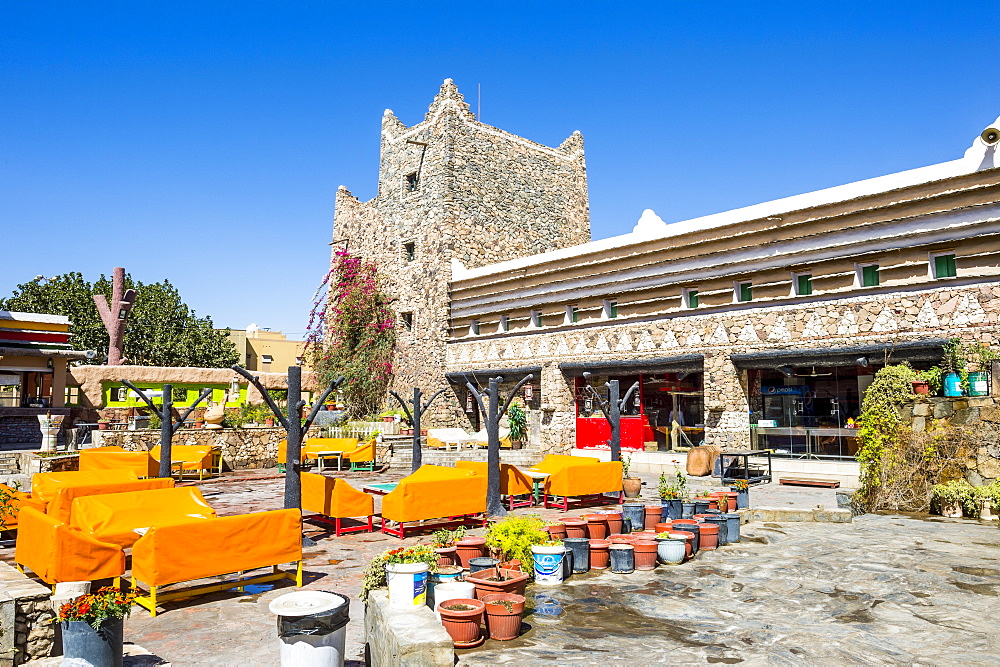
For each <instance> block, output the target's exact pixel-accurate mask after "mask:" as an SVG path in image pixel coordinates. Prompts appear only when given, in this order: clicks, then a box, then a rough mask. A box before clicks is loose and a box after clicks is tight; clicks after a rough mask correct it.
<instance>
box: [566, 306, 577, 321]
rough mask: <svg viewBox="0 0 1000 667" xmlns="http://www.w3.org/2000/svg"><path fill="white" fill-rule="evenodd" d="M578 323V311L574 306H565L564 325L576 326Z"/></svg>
mask: <svg viewBox="0 0 1000 667" xmlns="http://www.w3.org/2000/svg"><path fill="white" fill-rule="evenodd" d="M579 321H580V309H579V308H577V307H576V306H566V324H576V323H577V322H579Z"/></svg>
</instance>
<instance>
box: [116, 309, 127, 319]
mask: <svg viewBox="0 0 1000 667" xmlns="http://www.w3.org/2000/svg"><path fill="white" fill-rule="evenodd" d="M127 316H128V308H119V309H118V319H120V320H124V319H125V318H126V317H127Z"/></svg>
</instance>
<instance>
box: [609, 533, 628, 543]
mask: <svg viewBox="0 0 1000 667" xmlns="http://www.w3.org/2000/svg"><path fill="white" fill-rule="evenodd" d="M608 543H609V544H632V536H631V535H608Z"/></svg>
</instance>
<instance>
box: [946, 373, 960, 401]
mask: <svg viewBox="0 0 1000 667" xmlns="http://www.w3.org/2000/svg"><path fill="white" fill-rule="evenodd" d="M944 395H945V396H961V395H962V377H961V376H960V375H959V374H958V373H945V375H944Z"/></svg>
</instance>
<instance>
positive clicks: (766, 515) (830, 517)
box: [736, 507, 854, 523]
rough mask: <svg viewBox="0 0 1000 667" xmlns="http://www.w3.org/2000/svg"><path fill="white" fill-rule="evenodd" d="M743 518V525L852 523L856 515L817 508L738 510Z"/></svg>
mask: <svg viewBox="0 0 1000 667" xmlns="http://www.w3.org/2000/svg"><path fill="white" fill-rule="evenodd" d="M736 512H737V514H739V515H740V516H741V519H740V522H741V523H749V522H751V521H776V522H783V521H788V522H801V521H810V522H814V523H851V522H852V521H853V520H854V515H853V514H852V513H851V510H849V509H840V508H838V509H826V508H824V507H815V508H813V509H801V508H796V507H750V508H747V509H743V510H737V511H736Z"/></svg>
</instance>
